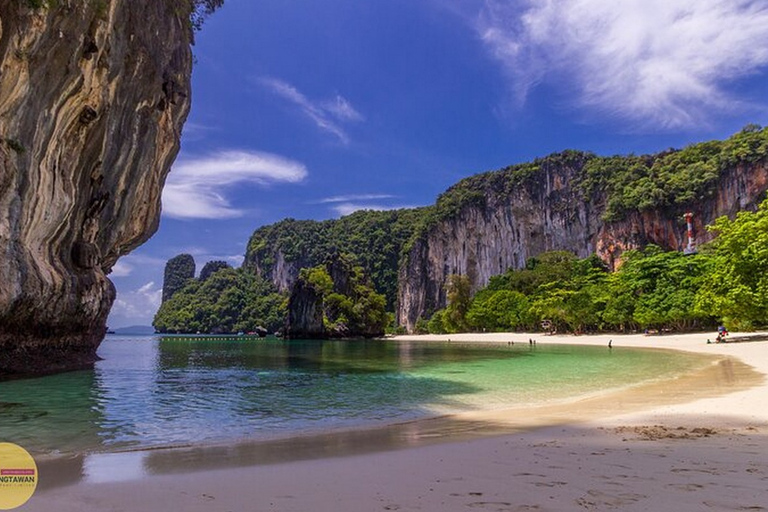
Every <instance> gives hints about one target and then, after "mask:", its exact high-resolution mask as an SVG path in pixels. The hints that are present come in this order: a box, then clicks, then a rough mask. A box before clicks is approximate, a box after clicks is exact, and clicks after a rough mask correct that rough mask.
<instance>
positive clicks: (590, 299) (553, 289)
mask: <svg viewBox="0 0 768 512" xmlns="http://www.w3.org/2000/svg"><path fill="white" fill-rule="evenodd" d="M714 268H715V266H714V262H713V259H712V257H711V256H710V255H709V254H706V253H704V254H697V255H691V256H685V255H683V254H682V253H679V252H664V251H662V250H661V249H659V248H658V247H654V246H649V247H647V248H646V249H644V250H642V251H628V252H627V253H626V257H625V261H624V264H623V265H622V266H621V268H620V269H619V270H618V271H617V272H614V273H609V272H608V270H607V269H606V268H605V266H604V265H603V263H602V262H601V261H600V260H599V259H598V258H597V257H596V256H592V257H589V258H585V259H578V258H576V257H575V256H574V255H573V254H570V253H568V252H562V251H557V252H550V253H544V254H541V255H539V256H538V257H536V258H532V259H531V260H529V261H528V263H527V266H526V268H525V269H522V270H512V271H509V272H507V273H506V274H503V275H500V276H496V277H494V278H492V279H491V282H490V283H489V284H488V286H487V287H485V288H483V289H482V290H480V291H478V292H477V293H476V294H475V295H474V297H473V298H472V300H471V302H470V305H469V308H468V310H467V313H466V317H465V319H464V322H465V323H466V324H467V325H468V326H469V329H471V330H477V331H483V330H489V331H515V330H521V331H532V330H539V329H540V328H541V323H542V322H543V321H545V320H547V321H549V322H551V324H552V327H553V328H554V329H555V330H559V331H568V332H587V331H597V330H609V331H616V330H619V331H631V330H639V329H673V330H689V329H693V328H698V327H705V326H712V325H714V321H715V316H717V315H716V313H715V312H714V311H711V312H705V311H702V309H701V308H698V307H696V304H697V297H699V296H700V294H701V293H702V286H703V283H704V282H705V280H706V279H707V278H708V276H710V275H712V272H713V269H714ZM447 318H448V317H447V315H446V313H445V311H438V312H437V313H436V314H435V316H434V317H433V319H432V320H430V323H429V329H430V331H433V332H457V331H458V330H460V329H457V328H456V326H457V325H460V324H461V323H462V321H461V320H457V319H455V318H454V319H453V320H452V322H451V323H449V322H446V319H447ZM763 318H764V320H765V319H766V317H765V315H764V316H763Z"/></svg>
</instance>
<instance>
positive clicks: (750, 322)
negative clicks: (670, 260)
mask: <svg viewBox="0 0 768 512" xmlns="http://www.w3.org/2000/svg"><path fill="white" fill-rule="evenodd" d="M710 229H711V230H712V231H714V232H716V233H717V234H718V236H717V238H716V239H715V240H714V241H713V242H712V246H713V247H714V264H713V266H712V271H711V272H709V274H708V275H707V276H706V278H705V280H704V285H703V286H702V289H701V291H700V293H699V295H698V298H697V306H698V308H699V309H700V310H701V311H703V312H705V313H708V314H711V315H714V316H716V317H718V318H720V319H721V320H723V322H724V323H726V324H727V325H729V326H731V327H733V328H738V329H752V328H754V327H755V326H758V325H765V324H766V323H767V322H768V200H766V201H764V202H763V203H762V204H761V205H760V208H759V209H758V211H756V212H754V213H752V212H741V213H739V214H738V216H737V217H736V219H735V220H730V219H728V218H727V217H721V218H719V219H717V220H716V221H715V223H714V225H713V226H711V228H710Z"/></svg>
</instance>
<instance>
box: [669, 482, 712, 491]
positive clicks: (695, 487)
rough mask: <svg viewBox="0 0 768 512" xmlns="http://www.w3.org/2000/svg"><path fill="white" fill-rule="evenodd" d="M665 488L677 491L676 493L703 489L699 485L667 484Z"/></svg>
mask: <svg viewBox="0 0 768 512" xmlns="http://www.w3.org/2000/svg"><path fill="white" fill-rule="evenodd" d="M667 487H671V488H672V489H677V490H678V491H688V492H693V491H698V490H699V489H703V488H704V486H703V485H699V484H667Z"/></svg>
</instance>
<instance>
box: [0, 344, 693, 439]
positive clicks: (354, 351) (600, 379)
mask: <svg viewBox="0 0 768 512" xmlns="http://www.w3.org/2000/svg"><path fill="white" fill-rule="evenodd" d="M99 354H100V355H101V357H102V358H103V360H102V361H100V362H99V363H97V364H96V367H95V368H94V370H91V371H80V372H72V373H66V374H60V375H54V376H49V377H43V378H37V379H28V380H19V381H10V382H2V383H0V439H2V440H3V441H10V442H14V443H17V444H20V445H22V446H24V447H26V448H27V449H30V450H31V451H34V452H37V453H43V452H59V453H69V452H79V451H110V450H119V449H132V448H148V447H156V446H169V445H188V444H196V443H206V442H218V441H226V440H233V439H252V438H269V437H275V436H285V435H291V434H295V433H300V432H309V431H316V430H326V429H334V428H342V427H356V426H363V425H366V426H367V425H375V424H382V423H391V422H398V421H405V420H409V419H415V418H420V417H427V416H435V415H439V414H444V413H452V412H460V411H467V410H473V409H488V408H509V407H517V406H521V405H523V406H525V405H535V404H540V403H542V402H551V401H558V400H565V399H567V398H569V397H574V396H580V395H584V394H591V393H598V392H601V391H605V390H608V389H614V388H617V387H622V386H627V385H632V384H635V383H639V382H642V381H646V380H649V379H659V378H665V377H669V376H672V375H674V374H677V373H680V372H683V371H685V370H687V369H690V368H691V367H692V366H695V365H697V364H698V365H700V364H701V362H700V361H701V360H700V359H698V358H691V357H690V356H689V355H686V354H681V353H675V352H661V351H649V350H632V349H625V348H621V349H614V350H611V351H609V350H607V349H606V348H605V347H589V346H567V345H549V344H544V343H539V344H537V345H535V346H533V347H532V346H529V345H528V344H519V343H518V344H515V345H506V344H474V343H463V344H460V343H456V342H453V343H434V342H430V343H419V342H393V341H386V342H382V341H290V342H286V341H280V340H276V339H267V340H259V341H252V340H248V341H245V340H244V341H239V340H238V341H231V340H230V341H199V340H195V341H189V340H178V339H173V338H158V337H153V336H148V337H128V336H108V337H107V339H106V340H105V342H104V343H103V344H102V346H101V347H100V349H99Z"/></svg>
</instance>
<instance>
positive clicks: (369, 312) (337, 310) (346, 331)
mask: <svg viewBox="0 0 768 512" xmlns="http://www.w3.org/2000/svg"><path fill="white" fill-rule="evenodd" d="M320 318H322V324H320ZM386 324H387V313H386V299H385V298H384V296H383V295H382V294H379V293H376V291H375V290H374V288H373V285H372V284H371V282H370V280H369V279H368V277H367V275H366V274H365V272H364V271H363V268H362V267H361V266H359V265H356V264H355V259H354V258H353V257H352V256H349V255H341V254H338V253H336V254H334V255H333V256H331V257H330V258H328V260H327V261H326V262H325V264H324V265H318V266H316V267H312V268H305V269H302V270H301V272H300V273H299V279H298V280H297V281H296V284H295V286H294V289H293V292H292V293H291V299H290V302H289V306H288V325H287V328H286V335H287V336H289V337H292V338H302V337H325V336H330V337H357V336H363V337H374V336H381V335H382V334H384V328H385V326H386Z"/></svg>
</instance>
